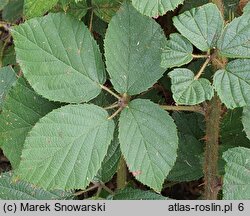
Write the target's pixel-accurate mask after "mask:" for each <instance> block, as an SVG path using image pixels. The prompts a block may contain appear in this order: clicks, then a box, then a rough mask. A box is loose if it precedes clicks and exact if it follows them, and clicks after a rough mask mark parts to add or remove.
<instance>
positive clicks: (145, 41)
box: [105, 2, 165, 95]
mask: <svg viewBox="0 0 250 216" xmlns="http://www.w3.org/2000/svg"><path fill="white" fill-rule="evenodd" d="M164 41H165V36H164V33H163V31H162V29H161V27H160V26H159V24H157V23H156V22H155V21H154V20H153V19H151V18H149V17H146V16H143V15H141V14H140V13H139V12H137V11H136V10H135V9H134V8H133V6H131V5H130V4H129V3H127V2H125V3H124V4H123V6H122V7H121V9H120V10H119V11H118V12H117V14H116V15H115V16H114V17H113V18H112V20H111V22H110V24H109V28H108V30H107V33H106V38H105V57H106V64H107V71H108V72H109V74H110V77H111V82H112V84H113V86H114V88H115V90H116V91H118V92H119V93H127V94H129V95H135V94H139V93H141V92H143V91H145V90H147V89H148V88H149V87H151V86H152V85H153V84H154V83H155V82H156V81H157V80H158V79H159V78H160V77H161V76H162V75H163V73H164V71H165V69H164V68H162V67H160V61H161V54H162V50H161V49H162V46H163V42H164Z"/></svg>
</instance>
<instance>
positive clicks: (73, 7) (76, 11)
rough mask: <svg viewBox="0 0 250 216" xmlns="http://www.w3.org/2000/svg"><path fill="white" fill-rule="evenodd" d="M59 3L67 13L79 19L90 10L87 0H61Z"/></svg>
mask: <svg viewBox="0 0 250 216" xmlns="http://www.w3.org/2000/svg"><path fill="white" fill-rule="evenodd" d="M59 4H60V5H61V7H62V9H63V10H64V12H65V13H66V14H70V15H71V16H73V17H75V18H76V19H78V20H81V19H82V18H83V17H84V16H85V15H86V13H87V12H88V5H87V2H86V0H84V1H79V2H76V1H74V0H66V1H63V0H60V1H59Z"/></svg>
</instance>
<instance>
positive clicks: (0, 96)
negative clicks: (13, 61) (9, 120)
mask: <svg viewBox="0 0 250 216" xmlns="http://www.w3.org/2000/svg"><path fill="white" fill-rule="evenodd" d="M15 81H16V74H15V71H14V70H13V69H12V68H11V67H3V68H1V69H0V110H1V109H2V107H3V103H4V99H5V96H6V94H7V93H8V91H9V90H10V88H11V86H12V85H13V84H14V82H15Z"/></svg>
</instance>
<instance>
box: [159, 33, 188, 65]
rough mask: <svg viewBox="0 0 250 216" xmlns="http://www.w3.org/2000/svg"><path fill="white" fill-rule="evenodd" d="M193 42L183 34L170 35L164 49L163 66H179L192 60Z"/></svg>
mask: <svg viewBox="0 0 250 216" xmlns="http://www.w3.org/2000/svg"><path fill="white" fill-rule="evenodd" d="M192 53H193V46H192V44H191V43H190V42H189V41H188V40H187V39H186V38H185V37H183V36H182V35H180V34H177V33H174V34H171V35H170V40H168V41H167V42H166V44H165V47H164V49H163V53H162V57H161V66H162V67H164V68H172V67H179V66H182V65H184V64H187V63H189V62H190V61H192V59H193V56H192Z"/></svg>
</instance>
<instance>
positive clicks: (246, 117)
mask: <svg viewBox="0 0 250 216" xmlns="http://www.w3.org/2000/svg"><path fill="white" fill-rule="evenodd" d="M242 123H243V126H244V131H245V132H246V134H247V137H248V139H249V140H250V107H249V106H248V107H244V108H243V115H242Z"/></svg>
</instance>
